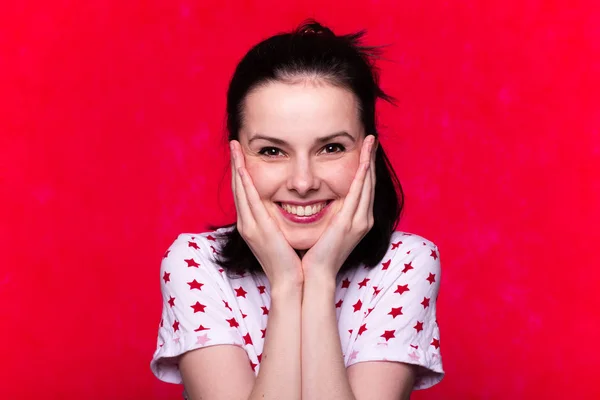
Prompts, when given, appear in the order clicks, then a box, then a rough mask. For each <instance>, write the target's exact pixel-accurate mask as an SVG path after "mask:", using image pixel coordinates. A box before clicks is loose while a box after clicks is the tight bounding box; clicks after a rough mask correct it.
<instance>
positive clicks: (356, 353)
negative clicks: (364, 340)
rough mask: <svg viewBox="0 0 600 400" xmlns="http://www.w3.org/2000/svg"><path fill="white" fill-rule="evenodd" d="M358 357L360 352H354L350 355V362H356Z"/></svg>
mask: <svg viewBox="0 0 600 400" xmlns="http://www.w3.org/2000/svg"><path fill="white" fill-rule="evenodd" d="M356 356H358V351H356V350H353V351H352V353H351V354H350V361H352V360H354V359H355V358H356Z"/></svg>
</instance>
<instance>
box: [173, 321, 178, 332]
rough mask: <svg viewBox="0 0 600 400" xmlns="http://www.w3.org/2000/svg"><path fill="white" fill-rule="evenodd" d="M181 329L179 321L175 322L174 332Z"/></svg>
mask: <svg viewBox="0 0 600 400" xmlns="http://www.w3.org/2000/svg"><path fill="white" fill-rule="evenodd" d="M178 330H179V321H175V322H173V332H177V331H178Z"/></svg>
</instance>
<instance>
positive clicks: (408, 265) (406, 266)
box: [402, 261, 414, 273]
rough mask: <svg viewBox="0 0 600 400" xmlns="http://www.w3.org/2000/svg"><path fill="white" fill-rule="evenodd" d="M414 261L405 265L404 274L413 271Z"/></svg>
mask: <svg viewBox="0 0 600 400" xmlns="http://www.w3.org/2000/svg"><path fill="white" fill-rule="evenodd" d="M410 264H412V261H411V262H409V263H408V264H404V269H403V270H402V272H404V273H407V272H408V271H410V270H411V269H414V268H413V266H412V265H410Z"/></svg>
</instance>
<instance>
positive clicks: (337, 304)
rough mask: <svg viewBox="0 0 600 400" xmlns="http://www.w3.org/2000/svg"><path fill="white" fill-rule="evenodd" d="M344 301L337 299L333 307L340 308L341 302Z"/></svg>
mask: <svg viewBox="0 0 600 400" xmlns="http://www.w3.org/2000/svg"><path fill="white" fill-rule="evenodd" d="M343 302H344V300H342V299H339V300H338V302H337V303H335V308H340V307H341V306H342V303H343Z"/></svg>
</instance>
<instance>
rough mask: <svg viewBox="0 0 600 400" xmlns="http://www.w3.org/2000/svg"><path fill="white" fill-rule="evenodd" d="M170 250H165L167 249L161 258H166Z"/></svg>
mask: <svg viewBox="0 0 600 400" xmlns="http://www.w3.org/2000/svg"><path fill="white" fill-rule="evenodd" d="M170 252H171V250H167V251H166V252H165V255H164V256H163V258H167V257H168V256H169V253H170Z"/></svg>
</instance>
